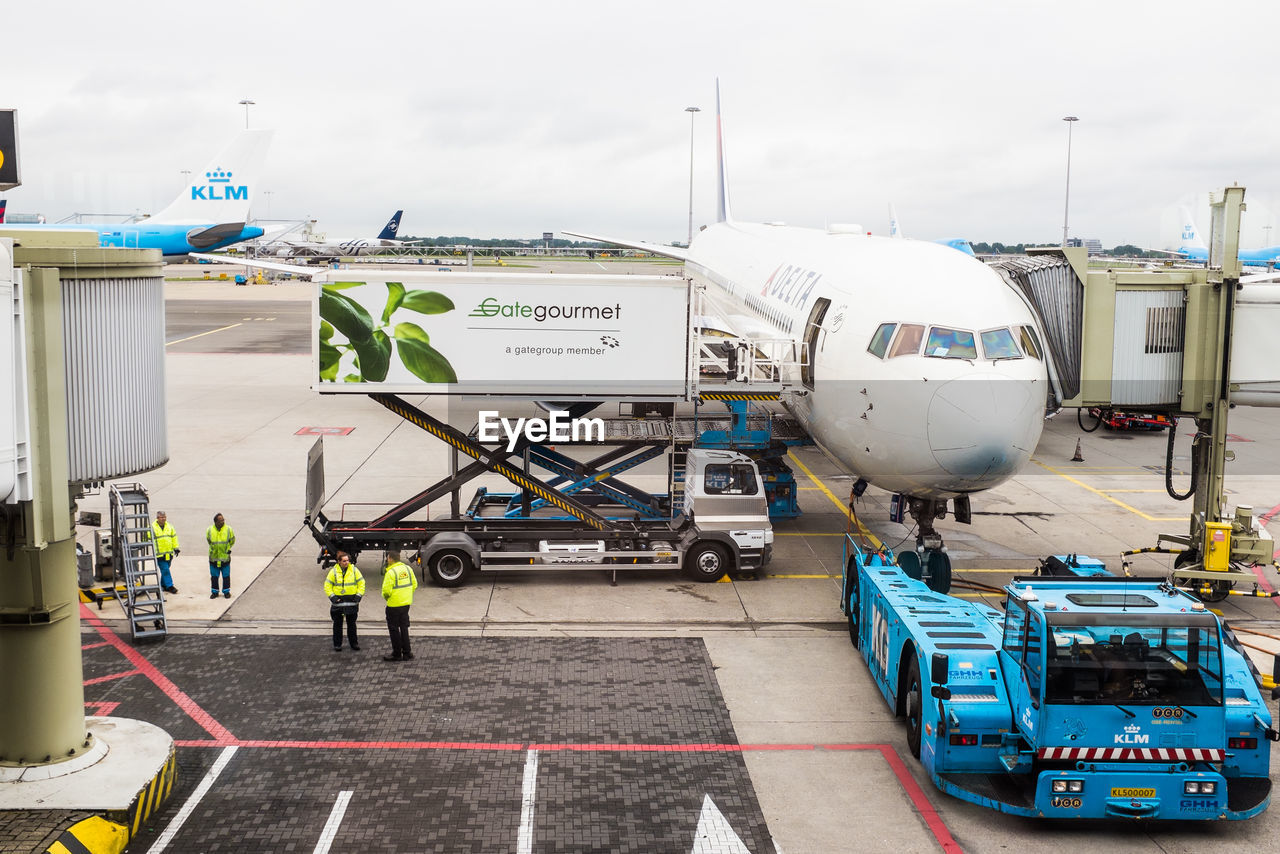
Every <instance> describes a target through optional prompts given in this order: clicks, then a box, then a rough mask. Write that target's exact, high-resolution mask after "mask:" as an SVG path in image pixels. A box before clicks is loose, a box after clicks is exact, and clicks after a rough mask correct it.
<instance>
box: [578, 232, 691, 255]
mask: <svg viewBox="0 0 1280 854" xmlns="http://www.w3.org/2000/svg"><path fill="white" fill-rule="evenodd" d="M561 233H562V234H567V235H569V236H570V237H581V238H582V239H584V240H594V241H596V242H597V243H612V244H613V245H614V246H625V247H627V248H628V249H639V250H640V251H641V252H648V253H650V254H652V255H661V256H663V257H664V258H674V259H676V260H677V261H688V260H689V250H687V249H679V248H677V247H675V246H663V245H662V244H660V243H645V242H644V241H643V240H620V239H618V238H616V237H602V236H600V235H598V234H587V233H586V232H584V231H562V232H561Z"/></svg>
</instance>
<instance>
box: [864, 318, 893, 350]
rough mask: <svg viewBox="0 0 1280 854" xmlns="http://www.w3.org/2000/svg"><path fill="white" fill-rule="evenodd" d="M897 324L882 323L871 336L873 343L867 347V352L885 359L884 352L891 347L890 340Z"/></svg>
mask: <svg viewBox="0 0 1280 854" xmlns="http://www.w3.org/2000/svg"><path fill="white" fill-rule="evenodd" d="M896 326H897V324H894V323H882V324H880V328H878V329H877V330H876V334H875V335H872V336H871V344H870V345H868V347H867V352H869V353H871V354H872V355H874V356H875V357H876V358H877V359H883V358H884V354H885V353H886V352H887V351H888V349H889V342H890V341H892V340H893V330H894V328H895V327H896Z"/></svg>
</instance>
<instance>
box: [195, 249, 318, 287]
mask: <svg viewBox="0 0 1280 854" xmlns="http://www.w3.org/2000/svg"><path fill="white" fill-rule="evenodd" d="M190 255H191V257H192V258H199V259H201V260H204V261H212V262H213V263H215V264H233V265H235V266H237V267H252V268H253V269H255V270H271V271H273V272H276V273H291V274H293V275H295V276H297V277H298V278H299V279H311V280H312V281H314V280H315V279H316V277H318V276H323V275H324V274H326V273H329V272H332V271H331V270H330V269H329V268H328V267H298V266H295V265H293V264H277V263H276V262H274V261H261V260H259V259H257V258H233V257H232V256H230V255H207V254H205V253H203V252H192V253H190Z"/></svg>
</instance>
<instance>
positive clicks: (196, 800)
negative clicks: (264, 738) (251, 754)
mask: <svg viewBox="0 0 1280 854" xmlns="http://www.w3.org/2000/svg"><path fill="white" fill-rule="evenodd" d="M239 749H240V748H238V747H235V746H234V745H233V746H231V747H225V748H223V750H222V752H221V753H219V754H218V758H217V760H216V761H215V762H214V763H213V767H212V768H210V769H209V773H207V774H205V775H204V779H203V780H201V781H200V785H199V786H196V790H195V791H194V792H192V793H191V797H189V798H187V802H186V803H185V804H183V805H182V809H180V810H178V814H177V815H175V816H174V817H173V821H171V822H169V826H168V827H166V828H165V829H164V833H161V834H160V838H159V839H157V840H156V843H155V845H152V846H151V850H150V851H149V852H147V854H160V852H161V851H163V850H164V849H165V848H167V847H168V846H169V843H170V842H172V841H173V837H175V836H177V835H178V831H179V830H181V829H182V825H183V824H185V823H186V821H187V819H188V818H190V817H191V813H193V812H194V811H195V808H196V807H197V806H199V805H200V800H201V799H202V798H203V797H204V796H205V795H206V794H208V793H209V790H210V789H211V788H213V781H214V780H216V779H218V775H219V774H221V773H222V769H223V768H226V767H227V763H228V762H230V761H231V757H232V756H235V755H236V751H237V750H239Z"/></svg>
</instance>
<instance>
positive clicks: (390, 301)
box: [382, 282, 404, 323]
mask: <svg viewBox="0 0 1280 854" xmlns="http://www.w3.org/2000/svg"><path fill="white" fill-rule="evenodd" d="M402 302H404V285H402V284H400V283H399V282H387V307H386V308H384V309H383V310H382V322H383V323H386V322H387V321H389V320H390V319H391V315H392V314H393V313H395V310H396V309H397V308H399V307H400V303H402Z"/></svg>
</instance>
